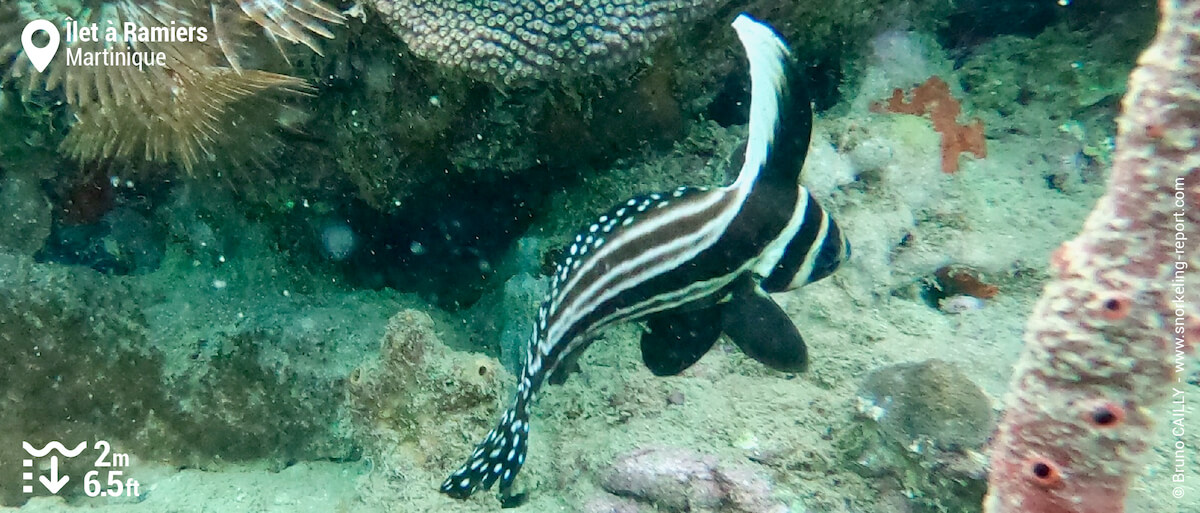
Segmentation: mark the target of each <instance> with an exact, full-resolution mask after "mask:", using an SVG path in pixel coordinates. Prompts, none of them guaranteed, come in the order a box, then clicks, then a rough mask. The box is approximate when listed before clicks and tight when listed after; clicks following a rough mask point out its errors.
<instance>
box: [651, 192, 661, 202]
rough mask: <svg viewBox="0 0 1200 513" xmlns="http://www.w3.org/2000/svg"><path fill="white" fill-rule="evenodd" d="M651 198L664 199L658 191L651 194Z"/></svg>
mask: <svg viewBox="0 0 1200 513" xmlns="http://www.w3.org/2000/svg"><path fill="white" fill-rule="evenodd" d="M650 199H652V200H654V201H658V200H660V199H662V195H661V194H658V193H654V194H651V195H650Z"/></svg>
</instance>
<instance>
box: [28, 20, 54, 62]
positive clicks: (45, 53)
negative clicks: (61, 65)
mask: <svg viewBox="0 0 1200 513" xmlns="http://www.w3.org/2000/svg"><path fill="white" fill-rule="evenodd" d="M39 30H43V31H45V32H46V34H47V35H49V36H50V44H48V45H46V46H43V47H41V48H38V47H37V46H34V44H33V34H34V32H37V31H39ZM21 46H24V47H25V55H27V56H29V62H32V63H33V67H35V68H37V70H38V73H41V72H43V71H46V66H49V65H50V60H51V59H53V58H54V54H55V53H58V27H55V26H54V24H53V23H50V22H49V21H46V20H33V21H31V22H29V24H28V25H25V30H24V31H22V32H21Z"/></svg>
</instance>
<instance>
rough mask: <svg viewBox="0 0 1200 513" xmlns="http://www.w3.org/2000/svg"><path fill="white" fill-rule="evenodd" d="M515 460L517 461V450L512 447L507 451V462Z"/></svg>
mask: <svg viewBox="0 0 1200 513" xmlns="http://www.w3.org/2000/svg"><path fill="white" fill-rule="evenodd" d="M515 459H517V448H516V447H513V448H512V449H509V450H508V461H512V460H515Z"/></svg>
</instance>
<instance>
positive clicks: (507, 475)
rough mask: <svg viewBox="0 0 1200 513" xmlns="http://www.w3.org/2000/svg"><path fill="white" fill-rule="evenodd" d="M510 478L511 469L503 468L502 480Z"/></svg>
mask: <svg viewBox="0 0 1200 513" xmlns="http://www.w3.org/2000/svg"><path fill="white" fill-rule="evenodd" d="M511 478H512V471H511V470H507V469H505V471H504V480H505V481H508V480H509V479H511Z"/></svg>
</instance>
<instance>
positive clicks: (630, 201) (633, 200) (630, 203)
mask: <svg viewBox="0 0 1200 513" xmlns="http://www.w3.org/2000/svg"><path fill="white" fill-rule="evenodd" d="M625 204H626V205H629V206H631V207H632V206H634V205H637V198H632V199H630V200H629V201H627V202H625Z"/></svg>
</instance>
